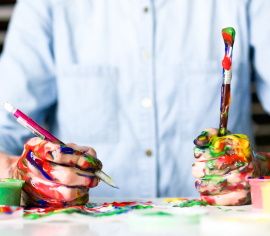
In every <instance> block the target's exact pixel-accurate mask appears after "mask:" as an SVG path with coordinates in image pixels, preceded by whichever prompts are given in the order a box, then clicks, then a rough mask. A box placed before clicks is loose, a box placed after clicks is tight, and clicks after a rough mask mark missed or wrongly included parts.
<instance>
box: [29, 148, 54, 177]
mask: <svg viewBox="0 0 270 236" xmlns="http://www.w3.org/2000/svg"><path fill="white" fill-rule="evenodd" d="M26 159H27V160H28V161H29V162H30V164H31V165H32V166H34V167H35V168H37V169H38V170H39V172H40V173H41V174H42V175H43V176H44V177H45V178H46V179H48V180H53V178H52V177H51V176H50V175H48V174H47V172H46V171H44V170H43V168H42V167H41V166H40V165H39V164H38V163H37V162H35V156H34V154H33V152H31V151H30V152H28V153H27V156H26Z"/></svg>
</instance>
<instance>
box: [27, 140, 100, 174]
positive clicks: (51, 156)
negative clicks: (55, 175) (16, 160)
mask: <svg viewBox="0 0 270 236" xmlns="http://www.w3.org/2000/svg"><path fill="white" fill-rule="evenodd" d="M70 145H71V146H72V147H74V148H76V149H74V148H72V147H68V146H60V145H59V144H54V143H51V142H47V141H45V140H42V139H40V138H32V139H30V140H29V141H28V142H27V143H26V144H25V151H24V153H23V155H24V156H26V155H27V153H28V151H33V152H34V154H35V155H36V156H37V157H38V158H40V159H43V160H48V161H51V162H54V163H58V164H62V165H67V166H72V167H77V168H79V169H82V170H92V171H95V170H100V169H101V168H102V163H101V161H100V160H98V159H97V158H96V157H95V156H96V152H95V151H94V149H92V148H89V147H81V146H78V145H76V144H70ZM82 153H85V154H84V155H82Z"/></svg>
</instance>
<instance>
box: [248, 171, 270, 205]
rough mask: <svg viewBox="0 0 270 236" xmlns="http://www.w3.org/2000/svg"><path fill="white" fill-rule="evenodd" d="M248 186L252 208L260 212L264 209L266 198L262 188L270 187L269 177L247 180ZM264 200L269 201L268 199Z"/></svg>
mask: <svg viewBox="0 0 270 236" xmlns="http://www.w3.org/2000/svg"><path fill="white" fill-rule="evenodd" d="M249 184H250V192H251V201H252V207H253V208H255V209H260V210H263V209H265V208H266V206H264V205H265V204H264V200H265V199H264V198H265V197H266V195H265V194H264V193H263V187H265V186H267V185H268V186H269V185H270V179H269V176H265V177H262V178H256V179H249ZM266 200H267V201H269V200H268V199H266Z"/></svg>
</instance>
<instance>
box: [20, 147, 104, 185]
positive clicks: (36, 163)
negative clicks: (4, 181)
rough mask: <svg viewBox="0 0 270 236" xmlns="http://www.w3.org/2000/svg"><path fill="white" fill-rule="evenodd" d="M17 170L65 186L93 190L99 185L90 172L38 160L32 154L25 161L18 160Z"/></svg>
mask: <svg viewBox="0 0 270 236" xmlns="http://www.w3.org/2000/svg"><path fill="white" fill-rule="evenodd" d="M18 168H19V169H20V170H21V171H23V172H24V173H25V174H27V176H28V177H30V178H35V177H38V178H40V179H44V180H49V181H53V182H55V183H58V184H62V185H65V186H81V187H88V188H93V187H95V186H97V184H98V183H99V179H98V178H97V177H95V175H94V173H92V172H89V171H82V170H80V169H78V168H74V167H67V166H60V165H57V164H55V163H52V162H48V161H45V160H42V159H39V158H37V157H36V156H35V155H34V154H33V152H29V153H28V155H27V157H26V159H22V160H21V159H20V160H19V162H18Z"/></svg>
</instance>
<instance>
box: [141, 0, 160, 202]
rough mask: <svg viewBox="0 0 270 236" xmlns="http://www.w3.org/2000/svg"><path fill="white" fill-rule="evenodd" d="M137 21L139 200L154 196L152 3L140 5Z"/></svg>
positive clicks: (154, 137) (154, 134) (154, 130)
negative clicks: (138, 48) (140, 145)
mask: <svg viewBox="0 0 270 236" xmlns="http://www.w3.org/2000/svg"><path fill="white" fill-rule="evenodd" d="M140 3H141V4H140V11H139V17H138V19H139V21H138V23H139V24H140V26H139V27H138V29H140V31H141V32H140V33H139V44H140V45H139V47H140V52H139V54H140V55H139V63H140V73H139V74H140V76H141V78H140V80H141V83H140V90H139V91H140V92H139V99H138V100H139V102H140V109H139V117H140V140H141V144H142V151H143V152H142V156H141V157H140V160H139V168H140V174H141V176H140V178H141V179H142V184H141V186H140V193H141V196H142V197H155V196H156V191H157V190H156V186H157V185H156V179H157V176H156V175H157V173H156V161H157V150H156V128H155V126H156V118H155V109H156V108H155V97H154V83H153V81H154V51H153V50H154V17H153V16H154V15H153V14H154V12H153V11H154V8H153V4H152V1H151V0H142V1H141V2H140Z"/></svg>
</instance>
